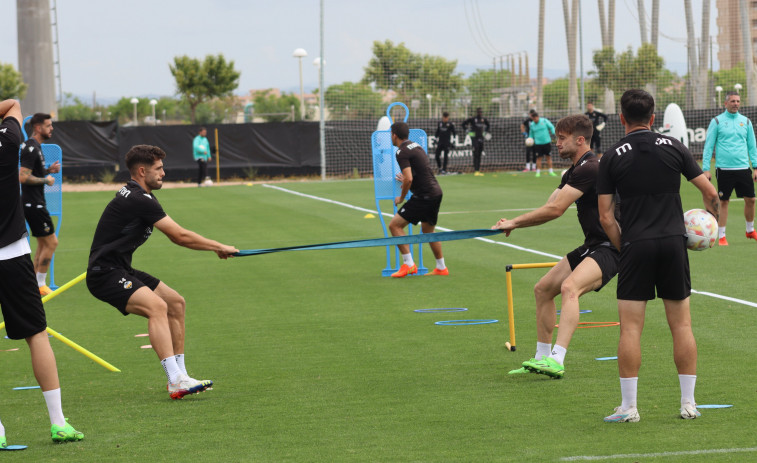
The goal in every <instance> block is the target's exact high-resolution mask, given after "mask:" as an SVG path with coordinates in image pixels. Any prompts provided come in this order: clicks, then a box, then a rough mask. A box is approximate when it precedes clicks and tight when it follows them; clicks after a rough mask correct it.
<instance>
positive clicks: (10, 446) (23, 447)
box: [0, 445, 26, 450]
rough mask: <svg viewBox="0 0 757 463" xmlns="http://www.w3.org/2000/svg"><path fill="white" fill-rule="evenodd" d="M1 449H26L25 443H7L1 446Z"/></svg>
mask: <svg viewBox="0 0 757 463" xmlns="http://www.w3.org/2000/svg"><path fill="white" fill-rule="evenodd" d="M0 450H26V446H25V445H6V446H5V447H0Z"/></svg>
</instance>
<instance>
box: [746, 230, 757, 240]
mask: <svg viewBox="0 0 757 463" xmlns="http://www.w3.org/2000/svg"><path fill="white" fill-rule="evenodd" d="M746 237H747V238H751V239H753V240H757V231H755V230H752V231H750V232H747V234H746Z"/></svg>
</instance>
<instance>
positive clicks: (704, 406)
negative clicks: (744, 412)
mask: <svg viewBox="0 0 757 463" xmlns="http://www.w3.org/2000/svg"><path fill="white" fill-rule="evenodd" d="M731 407H733V405H718V404H709V405H697V408H731Z"/></svg>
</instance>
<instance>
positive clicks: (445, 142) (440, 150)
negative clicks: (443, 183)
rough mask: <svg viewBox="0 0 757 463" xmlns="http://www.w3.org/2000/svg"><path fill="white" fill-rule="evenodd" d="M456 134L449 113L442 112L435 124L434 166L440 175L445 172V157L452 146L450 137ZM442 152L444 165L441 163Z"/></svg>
mask: <svg viewBox="0 0 757 463" xmlns="http://www.w3.org/2000/svg"><path fill="white" fill-rule="evenodd" d="M456 135H457V134H456V133H455V124H453V123H452V121H450V120H449V113H448V112H445V113H443V114H442V120H441V121H439V124H437V126H436V168H437V170H438V171H439V173H440V174H442V175H444V174H446V173H447V158H448V157H449V150H450V149H451V148H452V147H453V146H454V143H453V142H452V137H454V136H456ZM442 154H444V165H442V159H441V158H442Z"/></svg>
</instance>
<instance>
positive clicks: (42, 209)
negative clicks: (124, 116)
mask: <svg viewBox="0 0 757 463" xmlns="http://www.w3.org/2000/svg"><path fill="white" fill-rule="evenodd" d="M29 125H31V127H32V136H31V137H30V138H29V139H28V140H26V141H25V142H24V144H23V145H21V168H20V169H19V171H18V180H19V182H20V183H21V202H22V203H23V204H24V216H25V218H26V222H27V223H28V224H29V229H30V230H31V232H32V236H34V237H35V238H37V249H36V251H35V252H34V272H35V273H36V275H37V285H38V286H39V293H40V294H41V295H42V296H46V295H48V294H50V293H51V292H52V290H51V289H50V288H49V287H48V286H47V283H45V280H46V278H47V270H48V269H49V268H50V261H51V260H52V258H53V254H54V253H55V249H56V248H57V247H58V237H57V236H55V225H53V221H52V219H51V218H50V212H48V210H47V203H46V202H45V185H49V186H52V185H53V184H54V183H55V178H53V176H52V175H49V174H55V173H58V172H60V162H58V161H55V162H54V163H53V164H51V165H50V166H49V167H47V166H46V164H45V155H44V154H43V153H42V145H41V143H42V142H44V141H45V140H49V139H50V137H52V136H53V120H52V116H50V115H49V114H43V113H36V114H35V115H34V116H32V118H31V120H30V121H29Z"/></svg>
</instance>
